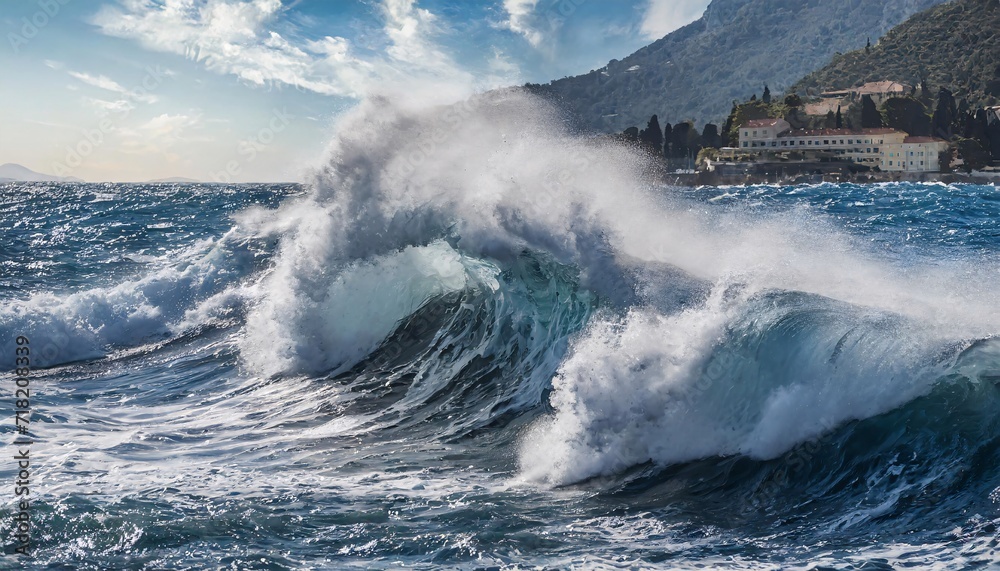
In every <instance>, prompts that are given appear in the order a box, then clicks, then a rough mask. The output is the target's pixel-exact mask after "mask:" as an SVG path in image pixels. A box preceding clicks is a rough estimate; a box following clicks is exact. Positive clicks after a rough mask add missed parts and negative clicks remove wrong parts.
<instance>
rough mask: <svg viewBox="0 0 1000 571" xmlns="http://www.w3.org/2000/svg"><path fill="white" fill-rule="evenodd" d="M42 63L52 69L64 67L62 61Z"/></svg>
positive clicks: (43, 61) (44, 61) (50, 60)
mask: <svg viewBox="0 0 1000 571" xmlns="http://www.w3.org/2000/svg"><path fill="white" fill-rule="evenodd" d="M42 63H44V64H45V65H46V67H50V68H52V69H62V66H63V63H62V62H61V61H56V60H52V59H47V60H42Z"/></svg>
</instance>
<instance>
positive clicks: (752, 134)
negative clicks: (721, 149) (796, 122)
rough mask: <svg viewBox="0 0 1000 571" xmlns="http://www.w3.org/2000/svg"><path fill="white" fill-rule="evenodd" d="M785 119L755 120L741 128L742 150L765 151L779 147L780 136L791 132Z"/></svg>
mask: <svg viewBox="0 0 1000 571" xmlns="http://www.w3.org/2000/svg"><path fill="white" fill-rule="evenodd" d="M791 128H792V126H791V125H789V124H788V121H785V120H784V119H753V120H751V121H747V122H746V123H745V124H744V125H743V126H742V127H740V148H741V149H764V148H774V147H777V146H778V145H777V141H778V136H779V135H780V134H782V133H784V132H786V131H789V130H791Z"/></svg>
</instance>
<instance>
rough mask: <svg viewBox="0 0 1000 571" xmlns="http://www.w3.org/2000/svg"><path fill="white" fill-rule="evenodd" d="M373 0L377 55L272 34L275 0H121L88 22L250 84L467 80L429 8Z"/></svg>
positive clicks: (277, 13)
mask: <svg viewBox="0 0 1000 571" xmlns="http://www.w3.org/2000/svg"><path fill="white" fill-rule="evenodd" d="M380 6H381V8H382V15H383V17H384V20H385V22H384V24H385V27H384V30H383V34H384V45H382V46H378V47H379V49H378V50H375V51H376V52H379V53H380V54H384V55H376V56H373V57H370V58H369V59H367V60H366V59H364V58H362V57H360V56H359V55H358V54H357V53H355V50H353V49H352V46H351V44H350V42H349V41H348V40H347V39H345V38H341V37H332V36H327V37H325V38H322V39H320V40H315V41H303V42H295V41H293V40H290V39H289V38H286V37H284V36H282V35H281V34H279V33H278V32H277V31H276V30H275V29H274V28H275V24H276V23H277V22H278V20H279V19H280V17H281V15H282V11H283V6H282V3H281V0H161V1H158V2H154V1H153V0H122V4H121V7H120V8H112V7H105V8H104V9H102V10H101V11H100V12H98V14H97V15H96V16H95V17H94V20H93V23H94V24H95V25H97V26H98V27H99V28H100V30H101V31H102V32H103V33H105V34H107V35H111V36H116V37H121V38H128V39H133V40H136V41H138V42H139V43H140V44H142V45H143V46H144V47H146V48H148V49H151V50H155V51H160V52H167V53H175V54H179V55H183V56H185V57H188V58H190V59H193V60H196V61H198V62H201V63H202V64H203V65H205V67H207V68H208V69H209V70H212V71H214V72H217V73H222V74H231V75H235V76H236V77H238V78H240V79H242V80H243V81H246V82H247V83H250V84H254V85H266V84H284V85H290V86H294V87H297V88H300V89H305V90H309V91H313V92H316V93H320V94H324V95H342V96H350V97H357V96H361V95H363V94H364V93H365V92H367V91H368V90H369V88H370V87H371V86H372V85H373V84H374V83H376V82H386V81H388V82H393V81H399V80H402V79H404V78H405V77H410V76H418V77H420V76H424V77H427V76H429V77H431V78H435V79H439V80H456V79H461V80H462V81H467V82H471V76H469V75H468V74H464V73H462V72H459V71H458V66H457V65H456V64H455V63H454V62H453V60H452V59H451V58H450V57H449V56H448V55H447V54H445V53H443V52H442V51H441V50H440V49H439V48H438V47H437V46H436V45H435V44H434V42H433V41H432V37H433V36H434V35H435V33H436V32H437V29H436V24H435V21H436V20H435V17H434V15H433V14H432V13H430V12H429V11H427V10H423V9H420V8H417V7H416V6H415V0H381V4H380ZM285 23H286V24H288V22H285ZM286 27H287V26H286Z"/></svg>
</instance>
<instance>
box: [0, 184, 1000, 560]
mask: <svg viewBox="0 0 1000 571" xmlns="http://www.w3.org/2000/svg"><path fill="white" fill-rule="evenodd" d="M650 192H652V193H653V195H652V197H648V196H647V198H644V200H647V199H648V202H647V203H645V204H648V212H646V213H644V214H643V215H642V216H639V215H636V218H635V220H636V222H635V224H634V225H633V226H629V225H624V224H618V223H617V222H616V220H617V218H616V216H617V214H615V213H614V212H613V209H614V208H617V207H618V204H609V205H605V206H604V207H602V208H605V210H601V209H596V208H595V210H594V211H591V212H587V213H586V214H585V215H583V214H580V213H579V212H578V211H577V212H574V214H573V216H569V217H561V216H556V215H553V214H552V212H550V211H544V212H532V211H528V210H525V209H521V210H519V208H520V207H519V204H518V202H516V201H512V202H506V203H503V204H502V205H501V206H502V208H497V209H495V210H493V211H491V213H490V215H489V216H485V215H482V212H483V210H484V208H485V207H484V206H483V203H482V202H478V203H476V205H475V206H476V208H478V209H479V210H478V211H477V212H472V211H467V210H465V209H464V208H460V207H456V206H455V205H454V204H455V202H454V200H450V199H449V200H447V201H442V202H441V203H433V202H432V203H420V204H416V205H413V204H408V205H404V206H405V209H403V207H400V208H401V209H403V210H400V211H391V210H388V206H385V205H387V204H390V203H391V204H393V205H395V204H396V203H395V202H393V201H392V200H391V197H389V198H388V199H387V198H386V197H384V196H383V197H380V200H383V199H385V200H383V201H382V202H377V204H380V205H383V210H382V211H380V212H379V214H378V216H377V217H374V216H372V215H371V213H370V212H368V211H365V212H367V214H364V216H371V218H370V219H369V220H376V218H377V219H378V220H379V221H380V223H381V224H382V226H380V227H360V226H359V227H357V228H349V229H348V230H350V231H343V230H344V229H343V228H342V227H340V226H338V225H337V224H329V225H327V224H326V222H327V221H329V220H340V219H338V218H336V217H337V216H338V215H339V214H338V212H340V210H338V209H337V208H339V207H341V206H343V204H341V203H339V202H337V200H339V198H338V195H337V193H336V192H333V191H329V190H328V189H326V190H324V189H323V188H320V189H318V190H317V189H316V188H310V187H302V186H296V185H237V186H221V185H126V184H112V185H90V184H80V185H57V186H52V185H46V184H38V183H33V184H5V185H0V205H2V206H3V208H0V227H2V228H4V231H3V234H2V244H0V246H2V247H0V268H2V272H0V350H2V351H3V354H2V355H0V360H2V361H3V362H5V367H6V368H10V369H11V370H12V368H13V362H12V360H13V358H14V350H13V347H14V343H15V342H14V338H15V337H16V336H17V335H25V336H27V337H29V338H30V339H31V346H32V347H33V348H34V347H37V348H38V351H39V355H38V361H37V365H38V367H39V368H37V369H36V370H35V371H34V372H33V383H34V385H33V386H34V387H36V388H35V390H37V395H36V396H35V397H34V398H35V399H36V400H35V403H36V404H35V410H34V411H33V414H32V430H33V431H34V440H35V444H34V446H33V448H32V454H33V455H36V456H37V458H36V460H35V462H37V463H36V464H35V465H37V466H38V472H37V477H36V481H35V485H34V487H33V488H32V494H33V496H32V498H31V501H32V503H31V505H32V508H31V509H32V517H33V518H34V519H33V526H34V532H33V542H34V545H35V554H36V555H35V558H34V559H32V560H30V561H29V562H28V563H27V565H28V567H29V568H30V567H34V568H40V569H41V568H50V567H57V566H67V567H69V566H72V567H75V568H80V569H109V568H110V569H119V568H122V569H125V568H136V569H139V568H149V569H174V568H176V569H180V568H217V567H226V566H234V567H236V568H240V569H300V568H317V569H341V568H384V569H394V568H398V567H400V566H403V565H407V566H413V567H417V568H428V569H430V568H465V569H480V568H517V567H518V566H522V567H526V566H542V567H550V568H568V567H574V566H576V567H580V568H614V567H621V566H632V567H637V568H639V567H641V568H646V567H665V568H687V567H694V566H698V565H701V566H724V567H737V568H754V569H755V568H763V567H795V566H805V565H809V564H812V563H816V564H818V565H823V566H825V567H830V568H838V569H839V568H844V569H847V568H861V567H863V566H864V565H866V564H868V565H872V564H873V563H869V562H870V561H872V562H878V564H880V565H888V566H900V565H915V564H920V565H934V564H942V565H945V564H955V565H958V566H968V567H977V566H984V565H987V564H989V563H990V562H992V561H994V560H995V548H996V545H995V543H996V525H997V523H998V522H1000V513H998V508H997V507H996V500H997V495H998V493H1000V492H998V490H1000V479H998V477H997V474H998V473H1000V472H998V470H997V467H998V465H1000V390H998V380H1000V346H998V344H997V342H996V340H995V334H996V333H997V327H996V323H997V321H995V320H994V319H993V318H994V312H996V311H997V310H998V309H1000V308H998V307H997V305H996V299H998V298H997V297H996V296H995V295H994V293H995V292H996V291H997V286H995V285H994V283H995V280H991V279H990V278H991V276H994V277H995V275H996V271H995V270H996V269H997V268H1000V264H997V260H998V256H997V254H998V252H1000V238H998V236H997V233H998V230H997V228H996V224H995V220H996V219H997V217H998V216H1000V201H998V200H997V198H996V196H998V195H997V194H996V188H995V187H992V186H963V185H959V186H944V185H925V184H886V185H871V186H855V185H817V186H800V187H790V188H778V187H750V188H703V189H697V190H686V189H670V188H663V189H654V190H653V191H650ZM326 194H330V196H325V195H326ZM644 196H646V195H644ZM355 198H356V197H355ZM623 202H628V200H623ZM331 204H333V205H335V206H337V207H336V208H335V207H331ZM411 208H412V210H406V209H411ZM404 210H405V212H404ZM550 210H558V208H557V207H555V206H553V208H552V209H550ZM362 211H364V208H361V207H359V208H358V210H357V213H360V212H362ZM413 212H418V213H419V214H417V215H413ZM357 213H356V215H355V219H357V217H359V216H362V215H361V214H357ZM404 214H405V215H404ZM476 216H481V217H480V218H476ZM647 219H650V220H653V222H652V223H650V225H646V222H647ZM472 221H475V222H474V223H473V222H472ZM392 232H395V234H392V235H389V234H391V233H392ZM357 236H363V237H364V241H363V243H354V242H353V240H355V239H360V238H357ZM338 240H339V241H340V242H338ZM8 364H9V365H10V366H9V367H7V366H6V365H8ZM4 430H5V431H6V432H5V434H6V435H7V439H8V441H12V440H13V438H14V434H13V431H12V427H11V426H8V427H6V428H4ZM14 468H15V466H14V464H13V463H12V462H5V461H0V482H2V481H9V482H13V480H14V479H15V476H16V474H15V472H14ZM3 509H4V512H3V514H2V517H0V537H3V538H5V539H4V542H5V543H4V545H5V547H6V549H7V552H8V553H10V552H12V551H13V547H14V546H15V544H14V542H13V540H11V539H10V538H12V537H13V536H14V527H13V526H14V520H13V515H14V511H12V510H13V509H14V508H13V507H12V505H6V506H5V507H4V508H3Z"/></svg>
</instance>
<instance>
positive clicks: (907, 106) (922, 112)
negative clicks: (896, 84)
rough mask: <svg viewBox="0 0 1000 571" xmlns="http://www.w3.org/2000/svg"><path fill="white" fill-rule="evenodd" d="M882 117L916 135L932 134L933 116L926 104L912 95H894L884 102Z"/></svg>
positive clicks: (889, 123) (890, 124)
mask: <svg viewBox="0 0 1000 571" xmlns="http://www.w3.org/2000/svg"><path fill="white" fill-rule="evenodd" d="M882 119H883V120H884V122H885V125H886V127H892V128H893V129H898V130H900V131H905V132H906V133H908V134H910V135H913V136H915V137H926V136H929V135H930V134H931V118H930V115H928V114H927V108H926V107H924V104H923V103H921V102H919V101H917V100H916V99H913V98H912V97H893V98H891V99H889V100H887V101H886V102H885V103H884V104H882Z"/></svg>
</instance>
